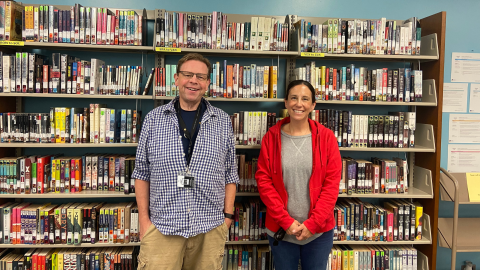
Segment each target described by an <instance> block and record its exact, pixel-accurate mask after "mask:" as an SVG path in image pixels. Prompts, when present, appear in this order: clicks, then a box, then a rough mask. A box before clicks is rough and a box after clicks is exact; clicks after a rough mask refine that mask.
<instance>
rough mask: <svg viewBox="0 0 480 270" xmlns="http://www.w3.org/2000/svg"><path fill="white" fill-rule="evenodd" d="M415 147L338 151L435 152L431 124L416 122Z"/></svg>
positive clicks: (351, 148) (357, 148)
mask: <svg viewBox="0 0 480 270" xmlns="http://www.w3.org/2000/svg"><path fill="white" fill-rule="evenodd" d="M415 138H416V142H415V147H413V148H393V147H392V148H389V147H365V148H362V147H339V149H340V151H350V152H404V153H435V140H434V138H433V126H432V125H426V124H419V123H417V126H416V131H415ZM235 148H236V149H260V148H261V145H235Z"/></svg>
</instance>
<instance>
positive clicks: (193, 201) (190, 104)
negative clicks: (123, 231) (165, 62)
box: [132, 53, 239, 270]
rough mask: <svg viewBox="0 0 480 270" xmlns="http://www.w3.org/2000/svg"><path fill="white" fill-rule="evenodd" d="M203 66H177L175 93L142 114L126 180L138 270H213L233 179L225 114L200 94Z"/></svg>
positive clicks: (190, 60)
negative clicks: (136, 228) (135, 217)
mask: <svg viewBox="0 0 480 270" xmlns="http://www.w3.org/2000/svg"><path fill="white" fill-rule="evenodd" d="M210 73H211V64H210V62H209V61H208V60H207V59H206V58H204V57H203V56H201V55H200V54H197V53H192V54H187V55H185V56H184V57H182V59H180V60H179V61H178V64H177V74H175V75H174V78H175V85H176V86H177V87H178V90H179V96H178V97H176V98H175V99H174V100H173V101H171V102H170V103H168V104H166V105H163V106H161V107H158V108H156V109H154V110H152V111H151V112H150V113H148V114H147V116H146V117H145V120H144V123H143V127H142V132H141V134H140V139H139V143H138V148H137V155H136V162H135V170H134V172H133V175H132V177H134V178H135V179H137V180H138V181H137V182H135V192H136V198H137V204H138V212H139V222H140V239H141V248H140V254H139V256H138V259H139V261H138V269H155V270H161V269H208V270H215V269H221V267H222V266H221V264H222V259H223V253H224V247H225V240H226V236H227V233H228V228H229V227H230V224H231V223H232V219H231V218H232V217H233V216H232V214H233V205H234V201H235V191H236V184H237V183H238V182H239V179H238V174H237V167H236V160H235V143H234V138H233V128H232V124H231V122H230V118H229V116H228V115H227V114H226V113H225V112H224V111H222V110H220V109H218V108H215V107H213V106H211V105H210V103H209V102H207V101H206V100H205V99H203V98H202V97H203V95H204V94H205V92H206V91H207V88H208V86H209V85H210Z"/></svg>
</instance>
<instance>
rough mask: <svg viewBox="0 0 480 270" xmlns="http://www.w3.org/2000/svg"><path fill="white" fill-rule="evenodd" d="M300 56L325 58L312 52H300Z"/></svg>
mask: <svg viewBox="0 0 480 270" xmlns="http://www.w3.org/2000/svg"><path fill="white" fill-rule="evenodd" d="M300 55H301V56H302V57H325V54H324V53H314V52H302V53H301V54H300Z"/></svg>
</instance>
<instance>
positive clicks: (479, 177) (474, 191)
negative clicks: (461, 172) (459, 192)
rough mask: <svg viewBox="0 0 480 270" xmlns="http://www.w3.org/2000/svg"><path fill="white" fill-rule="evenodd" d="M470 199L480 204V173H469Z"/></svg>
mask: <svg viewBox="0 0 480 270" xmlns="http://www.w3.org/2000/svg"><path fill="white" fill-rule="evenodd" d="M467 188H468V198H469V200H470V201H471V202H480V173H467Z"/></svg>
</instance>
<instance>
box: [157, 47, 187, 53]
mask: <svg viewBox="0 0 480 270" xmlns="http://www.w3.org/2000/svg"><path fill="white" fill-rule="evenodd" d="M155 50H156V51H157V52H182V49H180V48H165V47H156V48H155Z"/></svg>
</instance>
